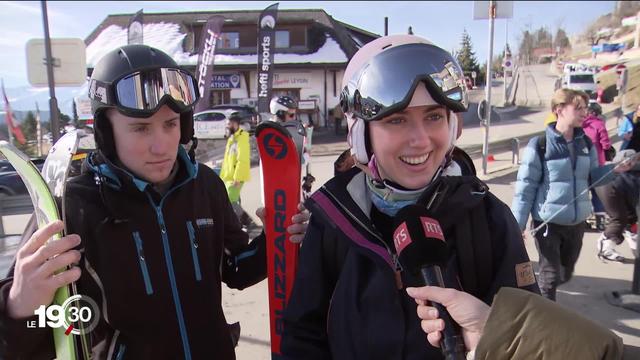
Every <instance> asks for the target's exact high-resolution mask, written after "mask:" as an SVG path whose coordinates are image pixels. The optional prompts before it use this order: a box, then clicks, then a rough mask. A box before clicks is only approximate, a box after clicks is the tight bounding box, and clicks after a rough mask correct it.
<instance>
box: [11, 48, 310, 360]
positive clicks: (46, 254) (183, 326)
mask: <svg viewBox="0 0 640 360" xmlns="http://www.w3.org/2000/svg"><path fill="white" fill-rule="evenodd" d="M89 97H90V98H91V99H92V108H93V113H94V118H95V125H94V126H95V131H96V132H95V138H96V144H97V149H98V151H96V152H94V153H92V154H91V155H90V156H89V158H88V159H87V161H86V164H85V165H86V166H87V168H88V171H87V172H85V173H84V174H82V175H80V176H78V177H75V178H74V179H72V180H70V181H69V183H68V185H67V191H66V199H65V201H66V209H65V213H66V227H67V230H68V232H67V233H68V234H71V235H67V236H65V237H63V238H62V239H60V240H56V241H52V242H48V243H46V244H45V242H46V240H47V239H49V238H50V237H51V236H52V235H53V234H54V233H56V232H58V231H60V230H62V223H60V222H58V223H52V224H49V225H48V226H46V227H44V228H42V229H40V230H38V231H37V232H36V233H35V234H34V235H33V236H31V238H30V239H29V240H28V241H27V243H26V244H25V245H24V246H23V247H22V248H21V249H20V250H19V251H18V254H17V256H16V265H15V273H14V274H13V277H10V278H8V279H5V280H3V281H2V282H1V283H0V316H2V322H3V324H4V327H5V329H4V332H5V333H4V334H3V339H4V342H5V344H6V346H7V349H6V350H7V353H6V354H4V356H5V357H6V358H29V359H40V358H43V359H51V358H52V357H54V355H53V354H54V352H53V341H52V336H51V331H50V330H49V329H46V328H45V329H28V328H26V326H25V320H26V319H30V317H32V316H33V315H34V310H35V309H37V308H38V307H39V306H41V305H48V304H50V303H51V301H52V298H53V295H54V292H55V290H56V289H57V288H58V287H61V286H65V285H68V284H69V283H71V282H74V281H75V282H76V285H77V287H78V292H79V293H81V294H82V295H83V296H88V297H90V298H92V299H93V300H94V301H95V302H96V303H97V304H98V306H99V308H100V309H101V311H102V316H101V317H100V319H99V322H98V325H97V327H96V328H95V329H94V330H93V331H92V332H91V333H90V334H89V338H90V344H89V346H90V351H91V353H92V358H94V359H112V358H116V357H117V358H118V359H178V358H181V359H192V358H193V359H204V358H213V357H216V358H220V359H234V358H235V354H234V350H233V347H234V345H233V343H232V337H231V334H230V332H229V329H228V326H227V323H226V320H225V317H224V313H223V311H222V305H221V282H222V281H224V282H225V283H226V284H227V285H228V286H229V287H232V288H238V289H242V288H245V287H247V286H251V285H253V284H255V283H257V282H259V281H261V280H262V279H264V278H265V277H266V254H265V240H264V235H263V234H262V235H260V236H258V237H256V238H255V239H254V240H253V241H251V242H250V243H249V241H248V236H247V234H246V233H245V232H243V231H242V230H241V228H240V225H239V223H238V219H237V218H236V216H235V214H234V212H233V209H232V207H231V205H230V203H229V200H228V197H227V193H226V190H225V186H224V183H223V182H222V180H221V179H220V178H219V177H218V176H217V175H216V174H215V173H214V172H213V170H211V169H210V168H208V167H206V166H204V165H202V164H198V163H197V162H196V161H195V159H194V148H195V146H196V141H195V139H194V138H193V106H194V104H195V103H196V101H197V100H198V98H199V93H198V90H197V83H196V80H195V79H194V77H193V76H192V75H191V74H189V73H188V72H186V71H184V70H182V69H180V68H179V66H178V65H177V64H176V62H175V61H174V60H173V59H172V58H171V57H169V56H168V55H166V54H164V53H163V52H161V51H159V50H156V49H154V48H151V47H148V46H144V45H128V46H123V47H121V48H118V49H116V50H114V51H112V52H110V53H108V54H106V55H105V56H104V57H103V58H102V59H101V60H100V61H99V62H98V64H97V65H96V67H95V69H94V71H93V74H92V76H91V80H90V84H89ZM189 143H191V144H192V145H191V148H190V150H189V151H188V152H187V151H186V150H185V149H184V148H183V146H182V145H187V144H189ZM303 217H304V215H303V216H300V215H297V217H294V222H297V223H301V222H303V221H304V219H302V218H303ZM288 230H289V232H295V233H299V232H304V225H302V224H295V225H292V226H290V227H289V228H288ZM74 264H77V266H74ZM67 266H71V268H70V269H68V270H66V271H63V272H61V273H59V274H55V275H54V272H55V270H57V269H60V268H66V267H67Z"/></svg>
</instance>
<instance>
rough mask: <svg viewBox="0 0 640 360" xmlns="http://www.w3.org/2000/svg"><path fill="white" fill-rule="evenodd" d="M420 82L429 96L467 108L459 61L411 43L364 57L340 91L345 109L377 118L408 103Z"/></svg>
mask: <svg viewBox="0 0 640 360" xmlns="http://www.w3.org/2000/svg"><path fill="white" fill-rule="evenodd" d="M420 82H423V83H424V84H425V85H426V88H427V90H428V91H429V94H430V95H431V97H433V100H435V101H436V102H437V103H438V104H440V105H443V106H445V107H447V108H448V109H450V110H452V111H454V112H464V111H467V107H468V100H467V90H466V86H465V84H464V76H463V73H462V69H461V68H460V65H458V63H457V61H456V60H455V59H454V58H453V57H452V56H451V55H450V54H449V53H448V52H446V51H445V50H443V49H441V48H439V47H437V46H434V45H430V44H423V43H413V44H405V45H399V46H395V47H391V48H389V49H387V50H384V51H382V52H381V53H379V54H377V55H375V56H373V57H372V58H371V59H370V60H368V61H367V62H366V63H365V64H364V65H363V66H362V67H361V68H360V70H358V71H357V72H356V73H354V75H353V76H352V77H351V78H350V79H349V81H348V82H347V84H346V85H345V87H344V88H343V90H342V92H341V94H340V104H341V107H342V110H343V111H344V112H345V113H351V114H353V115H354V116H355V117H358V118H361V119H363V120H365V121H374V120H379V119H381V118H383V117H385V116H388V115H391V114H393V113H395V112H397V111H400V110H402V109H404V108H406V107H407V105H409V103H410V102H411V98H412V96H413V92H414V91H415V89H416V87H417V86H418V84H420Z"/></svg>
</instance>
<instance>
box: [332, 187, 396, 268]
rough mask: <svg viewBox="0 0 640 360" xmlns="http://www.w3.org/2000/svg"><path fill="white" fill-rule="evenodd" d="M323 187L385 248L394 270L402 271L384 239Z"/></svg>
mask: <svg viewBox="0 0 640 360" xmlns="http://www.w3.org/2000/svg"><path fill="white" fill-rule="evenodd" d="M323 188H324V189H325V193H326V194H328V195H329V196H331V198H332V199H333V200H334V201H335V202H336V203H337V204H338V205H339V206H340V208H341V209H342V210H344V211H345V212H346V213H347V214H348V215H349V216H350V217H351V218H352V219H354V220H355V221H356V222H357V223H358V224H359V225H360V226H361V227H363V228H364V229H365V230H367V232H368V233H369V234H371V235H373V237H375V238H376V240H377V241H378V242H379V243H380V244H382V246H383V247H384V248H385V249H386V250H387V253H389V256H391V259H392V261H393V266H394V268H395V269H394V270H395V271H402V265H400V261H399V260H398V255H397V254H394V253H393V251H391V249H390V248H389V246H387V243H385V242H384V240H382V238H381V237H380V235H378V234H377V233H375V232H373V231H372V230H371V229H369V227H368V226H366V225H365V224H363V223H362V221H360V219H358V218H357V217H356V216H355V215H353V213H352V212H351V211H350V210H349V209H347V208H346V207H345V206H344V205H343V204H342V202H340V201H339V200H338V199H336V197H335V196H334V195H333V194H332V193H331V191H329V190H328V189H327V188H326V187H324V186H323Z"/></svg>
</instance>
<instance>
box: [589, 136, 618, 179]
mask: <svg viewBox="0 0 640 360" xmlns="http://www.w3.org/2000/svg"><path fill="white" fill-rule="evenodd" d="M589 158H590V162H591V164H590V169H591V171H590V172H589V176H590V181H589V183H590V184H591V185H594V186H602V185H606V184H608V183H610V182H611V180H613V178H614V177H615V173H614V172H613V171H612V170H613V168H614V167H615V164H606V165H602V166H600V165H599V164H598V153H597V151H596V147H595V146H592V147H591V150H589Z"/></svg>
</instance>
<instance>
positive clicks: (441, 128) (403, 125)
mask: <svg viewBox="0 0 640 360" xmlns="http://www.w3.org/2000/svg"><path fill="white" fill-rule="evenodd" d="M448 112H449V111H448V110H447V108H445V107H444V106H442V105H438V104H437V103H436V102H435V101H434V100H433V99H432V98H431V96H430V95H429V93H428V92H427V90H426V88H425V87H424V85H421V86H418V88H417V89H416V91H415V92H414V94H413V98H412V99H411V103H410V104H409V106H408V107H407V108H406V109H404V110H403V111H400V112H397V113H395V114H392V115H389V116H387V117H384V118H382V119H380V120H377V121H372V122H370V123H369V130H370V132H369V135H370V136H371V146H372V148H373V153H374V155H375V156H376V161H377V165H378V171H379V172H380V176H381V177H382V178H383V179H388V180H391V181H393V182H395V183H397V184H399V185H401V186H403V187H405V188H407V189H420V188H422V187H425V186H427V185H428V184H429V182H431V179H432V178H433V175H434V174H435V172H436V170H437V169H438V167H439V166H440V165H441V164H442V162H443V160H444V158H445V155H446V154H447V151H448V150H449V146H450V143H449V124H448V120H447V118H448Z"/></svg>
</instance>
